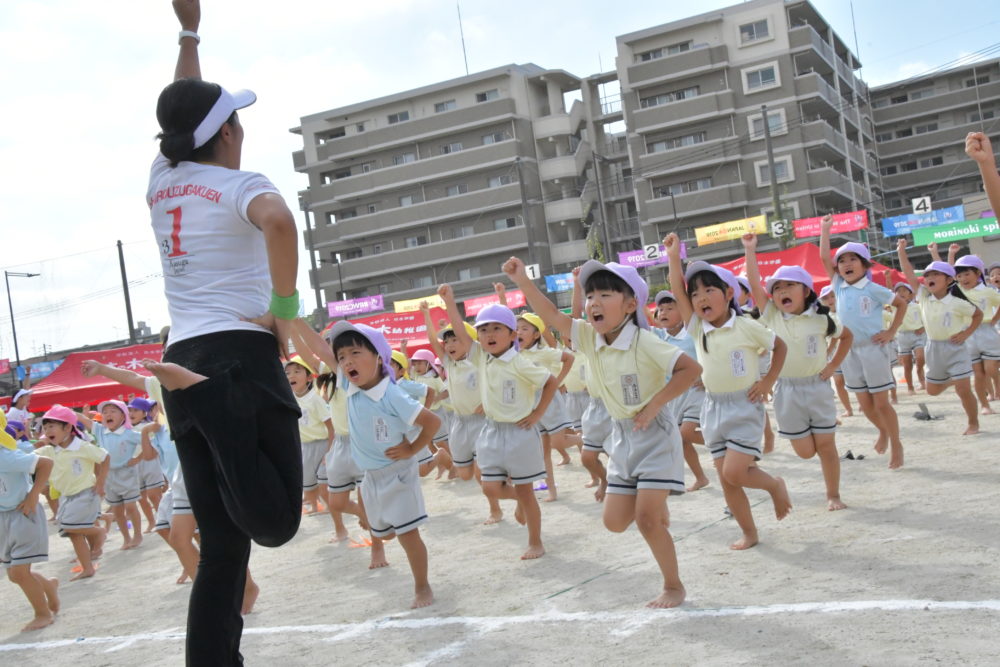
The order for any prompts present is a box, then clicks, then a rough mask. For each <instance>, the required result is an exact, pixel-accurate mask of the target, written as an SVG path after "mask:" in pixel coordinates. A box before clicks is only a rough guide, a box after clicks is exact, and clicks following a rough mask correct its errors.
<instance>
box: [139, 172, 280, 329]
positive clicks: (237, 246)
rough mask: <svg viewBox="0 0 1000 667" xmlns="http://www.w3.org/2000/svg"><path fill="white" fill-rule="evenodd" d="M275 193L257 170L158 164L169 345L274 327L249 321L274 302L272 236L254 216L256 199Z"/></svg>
mask: <svg viewBox="0 0 1000 667" xmlns="http://www.w3.org/2000/svg"><path fill="white" fill-rule="evenodd" d="M270 192H273V193H278V189H277V188H276V187H274V185H273V184H272V183H271V181H269V180H268V179H267V178H266V177H265V176H263V175H261V174H257V173H254V172H249V171H239V170H236V169H227V168H225V167H219V166H216V165H208V164H200V163H198V162H181V163H179V164H178V165H177V166H176V167H174V168H171V167H170V163H169V161H168V160H167V159H166V158H165V157H163V156H162V155H158V156H157V158H156V159H155V160H154V161H153V166H152V168H151V169H150V173H149V188H148V190H147V191H146V202H147V204H149V210H150V216H151V218H152V225H153V233H154V234H155V236H156V243H157V245H158V246H159V247H160V260H161V262H162V264H163V282H164V285H165V289H164V291H165V293H166V296H167V305H168V307H169V311H170V320H171V322H170V339H169V341H168V345H169V344H172V343H176V342H178V341H181V340H184V339H186V338H192V337H194V336H201V335H203V334H207V333H213V332H216V331H232V330H244V331H267V329H264V328H263V327H260V326H258V325H256V324H251V323H250V322H244V321H243V318H248V317H260V316H261V315H263V314H264V313H266V312H267V310H268V308H269V306H270V302H271V276H270V272H269V270H268V263H267V248H266V246H265V244H264V234H263V232H261V230H260V229H258V228H257V227H255V226H254V225H253V224H252V223H251V222H250V219H249V218H248V217H247V207H248V206H249V205H250V202H251V201H253V199H254V198H255V197H256V196H257V195H261V194H265V193H270Z"/></svg>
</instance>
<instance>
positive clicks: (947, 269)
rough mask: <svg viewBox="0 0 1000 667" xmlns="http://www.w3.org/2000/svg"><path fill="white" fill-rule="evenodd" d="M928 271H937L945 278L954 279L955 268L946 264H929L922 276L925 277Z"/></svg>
mask: <svg viewBox="0 0 1000 667" xmlns="http://www.w3.org/2000/svg"><path fill="white" fill-rule="evenodd" d="M928 271H937V272H938V273H943V274H944V275H946V276H950V277H952V278H954V277H955V267H954V266H952V265H951V264H949V263H948V262H931V263H930V264H928V265H927V268H926V269H924V275H927V272H928Z"/></svg>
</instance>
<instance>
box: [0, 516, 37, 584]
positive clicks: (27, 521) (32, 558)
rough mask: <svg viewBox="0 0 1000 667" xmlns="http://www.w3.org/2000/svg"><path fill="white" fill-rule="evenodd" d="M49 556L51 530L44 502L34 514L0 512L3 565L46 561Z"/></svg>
mask: <svg viewBox="0 0 1000 667" xmlns="http://www.w3.org/2000/svg"><path fill="white" fill-rule="evenodd" d="M48 559H49V530H48V526H47V524H46V523H45V510H44V509H42V505H41V503H38V504H37V505H35V513H34V514H33V515H32V516H30V517H27V516H24V514H22V513H21V511H20V510H16V509H15V510H7V511H6V512H0V567H3V568H4V569H7V568H8V567H13V566H14V565H30V564H31V563H43V562H45V561H47V560H48Z"/></svg>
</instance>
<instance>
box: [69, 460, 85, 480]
mask: <svg viewBox="0 0 1000 667" xmlns="http://www.w3.org/2000/svg"><path fill="white" fill-rule="evenodd" d="M70 467H71V468H72V469H73V474H74V475H75V476H77V477H79V476H80V475H82V474H83V464H82V463H80V459H73V464H72V465H71V466H70Z"/></svg>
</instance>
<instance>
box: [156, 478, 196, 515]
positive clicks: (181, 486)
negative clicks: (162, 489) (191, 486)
mask: <svg viewBox="0 0 1000 667" xmlns="http://www.w3.org/2000/svg"><path fill="white" fill-rule="evenodd" d="M170 492H171V493H172V494H173V502H172V503H171V504H170V509H171V516H173V515H175V514H194V511H193V510H192V509H191V501H190V500H188V492H187V486H186V485H185V483H184V475H183V474H181V469H180V468H178V469H177V474H175V475H174V483H173V484H172V485H171V487H170ZM160 505H161V506H162V505H163V501H160Z"/></svg>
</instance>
